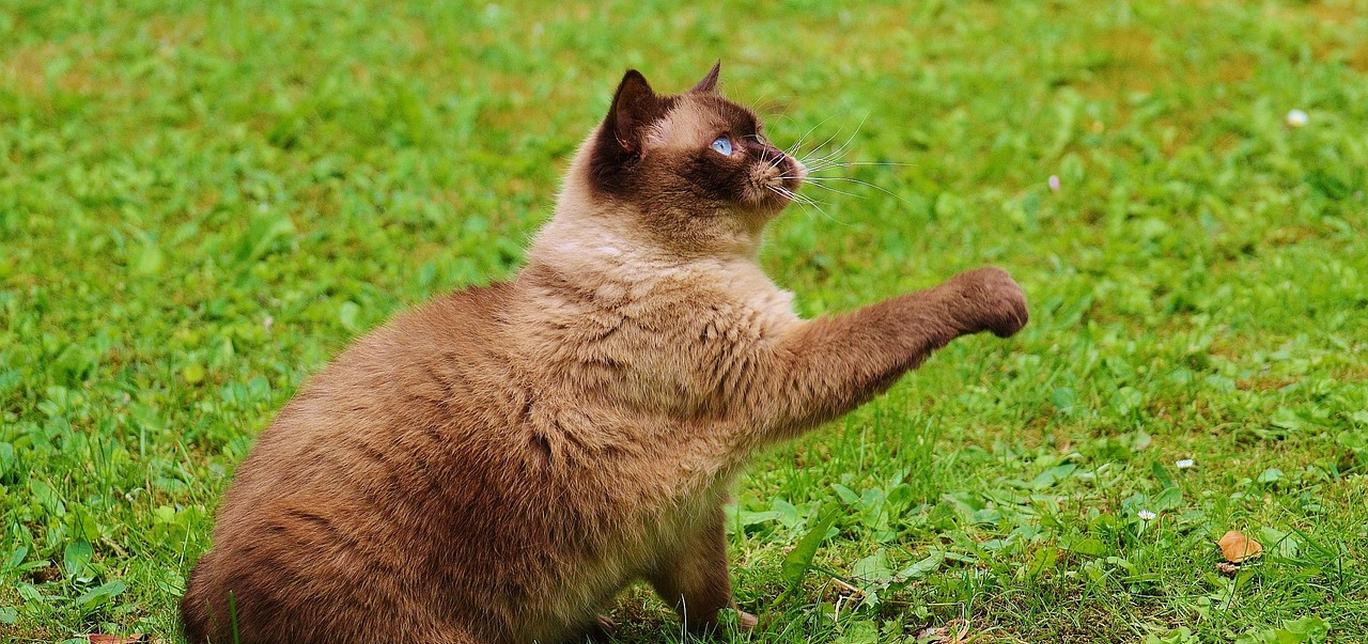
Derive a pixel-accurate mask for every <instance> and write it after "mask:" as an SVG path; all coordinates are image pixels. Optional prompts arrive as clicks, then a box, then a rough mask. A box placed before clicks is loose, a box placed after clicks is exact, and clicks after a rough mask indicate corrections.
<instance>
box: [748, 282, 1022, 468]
mask: <svg viewBox="0 0 1368 644" xmlns="http://www.w3.org/2000/svg"><path fill="white" fill-rule="evenodd" d="M1028 317H1029V316H1028V313H1027V308H1026V298H1025V296H1024V295H1023V294H1022V292H1021V288H1020V287H1019V286H1017V284H1016V282H1014V281H1013V280H1012V278H1011V276H1009V275H1008V274H1007V272H1006V271H1003V270H1002V269H998V268H980V269H976V270H972V271H968V272H965V273H961V274H959V275H957V276H955V277H954V278H951V279H950V280H949V281H947V282H945V283H943V284H941V285H939V286H936V287H935V288H931V289H928V290H925V291H919V292H916V293H910V294H908V295H903V296H901V297H896V298H893V299H890V300H885V301H883V302H880V303H878V304H874V305H871V306H868V307H865V308H863V309H859V310H857V311H853V312H851V313H846V314H844V315H838V316H833V317H826V318H819V319H816V320H812V321H809V322H805V323H803V324H802V325H800V326H798V327H796V328H795V329H793V330H792V331H791V332H790V333H788V334H787V335H786V336H785V337H784V338H782V339H781V340H780V341H779V342H777V343H776V344H775V345H774V346H772V347H770V348H767V349H766V350H765V355H763V356H762V358H761V359H760V360H757V363H758V364H759V365H760V369H757V371H758V372H759V373H761V377H760V379H759V380H760V381H759V382H758V383H757V385H756V386H755V387H753V388H751V389H750V390H749V392H748V393H749V395H750V396H751V397H750V399H749V400H748V401H747V402H746V403H745V404H744V405H742V408H744V409H745V410H746V414H747V417H748V418H750V419H751V420H750V422H749V424H748V426H749V427H750V428H751V431H754V432H757V433H758V434H759V435H758V436H755V438H757V439H759V440H758V442H767V441H772V440H782V439H784V438H788V437H791V436H793V435H795V434H797V433H799V432H801V431H803V430H805V429H808V428H811V427H814V426H816V425H818V424H820V423H822V422H824V421H827V420H831V419H833V418H836V417H838V416H840V415H842V414H845V413H846V412H849V411H850V410H852V409H854V408H855V407H856V406H858V405H859V404H861V403H863V402H865V401H867V400H869V399H870V398H872V397H873V396H874V395H876V394H878V393H880V392H882V391H883V390H884V389H887V388H888V387H889V386H890V385H892V384H893V383H894V382H895V381H896V380H897V379H898V377H899V376H901V375H902V374H904V373H906V372H907V371H908V370H911V369H915V368H916V367H917V366H918V365H920V364H921V363H922V362H923V361H924V360H926V358H927V357H928V356H930V355H931V353H932V352H934V351H935V350H937V349H940V348H941V347H943V346H945V345H946V344H948V343H949V342H950V341H951V340H954V339H955V338H957V337H960V336H962V335H969V334H973V333H980V332H983V331H989V332H992V333H993V334H995V335H997V336H999V337H1008V336H1011V335H1013V334H1015V333H1016V332H1017V331H1019V330H1020V329H1021V328H1022V327H1023V326H1025V325H1026V321H1027V319H1028Z"/></svg>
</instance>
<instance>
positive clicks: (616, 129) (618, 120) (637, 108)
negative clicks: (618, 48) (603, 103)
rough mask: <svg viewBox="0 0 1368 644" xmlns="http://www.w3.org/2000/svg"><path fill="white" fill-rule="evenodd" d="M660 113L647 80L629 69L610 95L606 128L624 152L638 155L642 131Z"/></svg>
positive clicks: (657, 101) (655, 97)
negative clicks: (614, 91)
mask: <svg viewBox="0 0 1368 644" xmlns="http://www.w3.org/2000/svg"><path fill="white" fill-rule="evenodd" d="M660 112H661V103H660V98H659V97H658V96H656V93H655V91H654V90H652V89H651V85H650V84H649V83H647V82H646V77H645V76H642V75H641V72H639V71H637V70H635V69H629V70H627V74H626V75H625V76H623V77H622V82H621V83H619V84H618V88H617V92H616V93H615V94H613V106H612V107H610V108H609V109H608V127H609V128H610V129H611V130H612V133H613V138H614V139H615V140H617V143H618V145H619V146H621V147H622V149H623V150H625V151H627V152H640V151H641V137H642V135H643V130H645V129H646V126H648V125H650V124H651V122H652V121H654V120H655V119H656V118H658V117H659V116H660Z"/></svg>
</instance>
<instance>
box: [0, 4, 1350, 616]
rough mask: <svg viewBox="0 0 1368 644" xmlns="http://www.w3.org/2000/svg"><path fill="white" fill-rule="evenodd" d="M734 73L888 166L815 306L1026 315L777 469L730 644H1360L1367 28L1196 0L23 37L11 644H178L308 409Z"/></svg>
mask: <svg viewBox="0 0 1368 644" xmlns="http://www.w3.org/2000/svg"><path fill="white" fill-rule="evenodd" d="M718 58H720V59H721V60H722V61H723V85H724V90H725V92H726V93H727V94H729V95H730V96H732V97H733V98H735V99H737V100H740V101H742V102H746V103H749V104H752V105H754V106H756V108H757V109H758V110H759V111H760V112H761V113H762V114H764V115H765V116H766V118H767V120H768V130H769V132H770V134H771V138H772V139H773V140H775V141H776V142H777V143H779V144H781V145H787V144H790V143H793V142H796V141H798V140H799V139H800V138H802V139H803V140H804V141H805V142H804V144H803V146H802V148H803V150H804V153H809V154H813V155H815V156H818V157H820V156H822V155H826V154H833V153H836V152H837V151H838V150H839V151H841V152H840V156H841V158H843V159H844V160H847V161H851V162H858V163H860V165H849V166H844V167H839V168H834V169H832V170H829V171H827V172H824V173H823V174H825V175H828V176H834V177H842V178H845V179H849V180H848V181H837V182H827V183H824V184H823V185H825V186H827V187H829V188H836V189H837V190H839V192H837V191H831V190H823V189H822V188H820V187H817V186H811V185H810V186H807V187H806V188H805V189H804V192H805V194H807V195H809V196H811V197H812V198H814V199H817V200H818V201H819V204H818V206H819V207H807V208H805V207H800V206H794V207H792V208H791V209H790V211H789V212H787V213H786V214H785V215H784V216H783V217H782V218H781V219H780V220H778V221H777V222H776V223H775V225H774V226H773V228H772V231H771V235H770V238H769V243H768V247H767V249H766V251H765V252H764V255H763V258H762V259H763V263H764V265H765V267H766V269H767V270H768V271H769V272H770V273H771V274H772V275H773V276H774V277H775V279H776V280H777V281H778V282H779V283H780V284H782V285H784V286H785V287H786V288H789V289H791V290H793V291H794V292H795V293H796V294H797V301H798V306H799V308H800V310H801V311H802V312H803V313H804V314H805V315H819V314H822V313H826V312H834V311H841V310H846V309H850V308H853V307H857V306H859V305H861V304H864V303H869V302H873V301H875V300H877V299H879V298H883V297H888V296H891V295H894V294H897V293H901V292H904V291H907V290H911V289H916V288H922V287H926V286H930V285H932V284H935V283H937V282H938V281H940V280H942V279H945V278H947V277H949V276H950V275H952V274H954V273H955V272H957V271H960V270H964V269H967V268H972V267H975V266H979V265H983V264H996V265H999V266H1002V267H1005V268H1007V269H1008V270H1010V271H1011V272H1012V273H1013V275H1014V276H1015V277H1016V278H1017V280H1018V281H1019V282H1020V283H1021V284H1022V286H1023V288H1024V289H1025V291H1026V293H1027V294H1028V297H1029V298H1030V300H1031V304H1032V315H1033V319H1032V322H1031V325H1030V326H1029V327H1028V328H1027V329H1026V330H1025V331H1024V332H1023V333H1021V334H1020V335H1018V336H1017V337H1016V338H1013V339H1012V340H1009V341H1001V340H997V339H995V338H991V337H974V338H969V339H965V340H962V341H959V342H957V343H955V344H954V345H952V346H951V347H949V348H947V349H946V350H944V351H942V352H941V353H940V354H938V355H937V356H936V357H934V358H933V359H931V360H930V361H929V362H928V363H927V364H926V365H925V366H924V367H923V368H922V369H921V370H919V371H917V372H915V373H913V374H912V375H910V376H909V377H907V378H905V379H904V380H903V381H902V382H901V383H900V384H899V385H898V386H897V387H895V388H894V389H892V390H891V391H890V392H889V393H888V394H886V395H885V396H882V397H880V398H879V399H877V400H876V401H874V402H873V403H871V404H869V405H867V406H866V407H864V408H862V409H861V410H859V411H858V412H856V413H854V414H852V415H851V416H849V417H847V418H845V419H844V420H842V421H839V422H836V423H834V424H833V425H831V426H829V427H825V428H823V429H821V430H819V431H817V432H814V433H812V434H810V435H809V436H808V437H806V438H804V439H803V440H801V441H798V442H796V443H793V444H790V445H786V446H784V447H782V448H779V449H776V450H774V451H772V452H769V453H766V454H762V455H759V456H758V457H757V458H756V459H755V461H754V464H753V466H752V467H751V468H750V470H749V473H748V474H747V475H746V476H744V477H743V478H742V480H741V481H740V484H739V486H738V489H737V493H736V497H737V504H736V508H735V510H734V511H733V513H732V521H731V525H732V534H731V554H732V558H733V562H734V565H733V578H734V581H735V585H736V589H737V590H736V592H737V598H738V601H739V602H740V605H741V606H742V607H743V608H745V609H746V610H748V611H751V612H754V613H759V614H761V615H762V619H763V620H764V621H763V623H762V627H761V629H760V630H759V631H757V632H755V633H753V634H750V635H742V634H737V633H728V634H727V639H730V640H732V641H765V642H788V641H809V642H827V641H840V642H849V643H854V642H875V641H879V642H894V641H907V642H912V641H942V640H946V639H947V638H954V637H956V636H959V635H961V634H963V635H965V636H966V637H975V638H977V639H976V640H975V641H1008V642H1012V641H1028V642H1046V641H1108V642H1111V641H1141V640H1146V638H1150V639H1149V641H1161V642H1189V641H1229V640H1232V639H1235V638H1237V637H1241V636H1244V637H1248V638H1250V639H1249V641H1256V642H1261V641H1274V640H1273V639H1271V638H1274V637H1283V638H1285V639H1281V640H1277V641H1292V642H1295V641H1303V640H1306V641H1319V640H1321V639H1323V638H1324V637H1325V631H1326V629H1327V628H1328V632H1329V638H1330V639H1331V640H1333V641H1363V640H1368V197H1365V193H1364V191H1365V190H1366V189H1368V135H1365V133H1368V77H1366V76H1365V74H1366V73H1368V7H1365V5H1364V4H1363V3H1361V2H1360V3H1351V2H1326V3H1315V2H1258V3H1242V2H1234V1H1231V2H1179V1H1176V0H1175V1H1172V2H1145V3H1135V4H1134V6H1128V3H1120V2H1116V3H1113V2H1100V1H1087V2H1052V3H1037V2H993V3H969V2H956V1H943V2H926V3H918V4H916V5H915V6H909V5H903V4H900V3H868V4H858V5H857V4H854V3H838V2H816V1H806V0H794V1H791V2H783V3H780V2H774V3H765V4H764V5H763V7H761V6H757V7H754V8H749V9H745V8H741V7H739V6H737V7H728V8H723V7H721V6H720V5H719V6H718V7H717V8H715V9H713V10H708V9H703V8H699V7H696V6H686V5H685V4H682V3H674V2H645V3H635V2H631V3H629V2H620V3H612V4H610V5H605V4H600V3H589V2H579V1H574V0H563V1H560V2H554V3H545V4H536V5H514V4H486V3H475V4H471V5H469V6H456V5H454V4H452V5H444V6H442V7H440V8H434V7H432V6H429V3H424V2H412V3H410V4H409V5H408V6H398V5H397V4H395V3H385V2H356V3H341V2H338V3H319V2H280V3H271V2H239V3H162V2H141V1H140V2H119V3H115V2H96V3H88V2H78V1H75V0H60V1H58V0H17V1H10V2H6V3H3V5H0V530H3V532H0V640H5V641H9V640H13V641H16V642H27V641H35V640H36V641H52V640H65V639H68V638H78V641H82V640H83V637H84V635H85V634H88V633H117V634H130V633H148V634H150V635H152V636H153V637H154V639H156V640H158V641H176V640H177V635H176V619H177V618H176V612H175V606H176V602H177V600H178V599H179V597H180V595H181V593H182V591H183V589H184V579H185V574H186V572H187V571H188V569H189V566H190V565H191V563H192V562H193V561H194V560H195V558H196V557H197V556H198V555H199V554H200V553H201V552H203V551H204V550H205V549H206V548H207V547H208V546H209V541H208V538H209V532H210V528H211V525H212V516H213V512H214V508H215V506H216V504H217V502H218V498H219V495H220V494H221V493H222V491H223V490H224V488H225V486H226V485H227V484H228V482H229V480H230V477H231V475H232V472H233V468H234V466H235V465H236V464H237V463H238V462H240V461H241V460H242V458H243V457H244V456H245V455H246V454H247V451H248V449H249V448H250V446H251V444H252V438H253V436H254V435H255V434H256V432H258V431H259V430H261V429H262V428H263V427H265V426H266V425H267V424H268V423H269V422H270V420H271V418H272V416H273V414H274V412H275V411H276V410H277V409H279V408H280V407H281V405H283V404H284V403H285V401H287V400H288V399H289V398H290V397H291V395H292V394H293V393H294V392H295V391H296V389H297V388H298V387H299V385H300V383H301V382H302V381H303V380H304V379H305V378H307V377H308V376H309V374H311V373H314V372H316V371H317V370H318V369H319V368H320V367H321V366H322V365H324V364H325V363H326V362H327V361H328V360H329V358H330V357H331V356H333V355H335V354H337V353H338V352H339V351H340V350H341V349H342V348H343V347H345V346H346V344H347V343H348V342H349V340H350V339H351V338H354V337H356V336H357V335H358V334H361V333H364V332H365V331H366V330H367V329H370V328H372V327H374V326H376V325H378V324H380V323H382V322H383V321H384V320H385V319H387V318H388V317H389V316H391V315H392V314H394V313H395V312H397V311H399V310H401V309H403V308H405V307H409V306H412V305H415V304H417V303H420V302H423V301H424V300H426V299H428V298H431V297H433V296H435V295H438V294H441V293H443V292H446V291H449V290H451V289H455V288H461V287H464V286H467V285H472V284H481V283H485V282H488V281H491V280H499V279H503V278H506V277H508V276H510V275H512V274H513V273H514V272H515V271H516V270H517V268H518V266H519V263H520V261H521V256H522V253H523V247H524V244H525V242H526V240H527V239H528V236H529V235H530V234H531V233H532V232H533V231H534V230H535V229H536V228H537V227H538V225H539V224H540V223H541V222H542V221H544V220H545V218H546V217H547V215H548V214H549V212H550V208H551V205H552V203H553V200H554V198H555V192H556V188H557V182H558V177H559V174H560V172H561V171H562V170H563V169H564V168H565V166H566V163H567V161H568V155H569V154H571V152H572V151H573V150H574V148H575V146H576V145H577V143H578V142H579V141H580V140H581V139H582V138H583V137H584V136H585V134H586V133H587V131H588V130H589V128H591V127H592V126H593V125H594V124H595V123H596V122H597V120H598V119H599V118H601V117H602V114H603V113H604V112H605V110H606V109H607V105H608V101H609V99H610V97H611V91H612V89H613V87H614V86H615V83H616V82H617V80H618V79H619V78H620V76H621V74H622V72H623V70H624V69H626V68H627V67H629V66H634V67H638V68H640V69H642V70H643V71H644V72H645V73H646V75H647V76H648V77H649V78H650V79H652V81H653V83H654V84H655V85H656V86H657V87H658V88H662V89H673V90H680V89H683V88H685V87H688V86H689V85H690V84H692V82H693V81H695V80H697V78H698V77H700V76H701V75H702V74H703V73H704V72H705V71H706V70H707V68H708V66H709V65H711V64H712V62H713V61H714V60H715V59H718ZM1292 110H1302V111H1304V113H1305V115H1306V120H1305V123H1304V124H1302V123H1300V122H1299V121H1297V120H1296V117H1295V116H1294V117H1292V118H1291V122H1289V112H1290V111H1292ZM805 135H806V136H805ZM1051 177H1055V179H1051ZM828 518H833V519H834V523H832V524H831V528H830V530H829V531H828V530H826V526H827V519H828ZM1229 530H1237V531H1241V532H1242V533H1244V534H1246V535H1248V536H1250V537H1253V538H1254V539H1256V540H1258V541H1260V542H1261V543H1262V544H1263V546H1264V552H1263V556H1262V557H1260V558H1258V559H1256V560H1252V561H1248V562H1246V563H1244V564H1243V565H1241V566H1239V567H1237V568H1233V567H1230V566H1224V568H1225V570H1224V571H1223V570H1221V568H1222V567H1221V566H1218V564H1219V563H1220V561H1221V557H1220V554H1219V550H1218V549H1217V546H1216V540H1217V539H1219V538H1220V537H1221V536H1222V535H1223V534H1225V533H1226V532H1227V531H1229ZM824 537H825V538H824ZM814 547H815V550H814V549H813V548H814ZM805 555H812V560H811V562H810V563H809V562H807V561H806V556H805ZM613 614H614V617H615V618H616V619H617V621H618V622H620V623H622V624H623V630H622V631H621V633H620V635H621V639H622V640H623V641H658V640H661V639H678V637H679V636H678V634H677V632H676V631H677V626H676V622H675V621H674V618H673V616H672V615H671V614H670V613H669V612H668V611H667V610H666V608H665V607H664V606H663V605H661V604H660V603H659V602H657V601H656V600H654V599H653V598H651V597H650V595H649V594H648V593H647V592H646V591H645V590H643V589H639V588H638V589H634V590H631V591H629V592H627V593H625V594H624V595H623V596H622V598H621V601H620V602H619V604H618V606H617V607H616V609H615V611H614V613H613ZM918 638H920V640H919V639H918ZM1260 638H1264V639H1260Z"/></svg>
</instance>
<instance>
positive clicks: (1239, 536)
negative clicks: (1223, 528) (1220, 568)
mask: <svg viewBox="0 0 1368 644" xmlns="http://www.w3.org/2000/svg"><path fill="white" fill-rule="evenodd" d="M1216 543H1217V544H1218V545H1220V546H1221V556H1222V557H1225V560H1226V561H1229V562H1231V563H1241V562H1244V561H1248V560H1250V559H1254V558H1256V557H1258V556H1259V555H1262V554H1263V544H1261V543H1259V542H1258V541H1255V540H1253V539H1250V538H1249V537H1246V536H1245V535H1244V533H1242V532H1240V531H1238V530H1231V531H1230V532H1227V533H1225V536H1224V537H1221V540H1220V541H1218V542H1216Z"/></svg>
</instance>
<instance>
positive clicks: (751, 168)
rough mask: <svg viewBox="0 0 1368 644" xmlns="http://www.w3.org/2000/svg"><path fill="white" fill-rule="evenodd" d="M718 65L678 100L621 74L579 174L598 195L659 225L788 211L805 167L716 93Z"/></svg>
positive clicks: (766, 216) (753, 217) (746, 113)
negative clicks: (658, 218)
mask: <svg viewBox="0 0 1368 644" xmlns="http://www.w3.org/2000/svg"><path fill="white" fill-rule="evenodd" d="M719 68H720V64H719V65H714V66H713V68H712V70H711V71H710V72H708V75H707V76H705V77H704V78H703V80H701V81H699V82H698V84H696V85H695V86H694V87H693V89H691V90H689V91H688V92H685V93H683V94H677V95H665V94H657V93H656V92H655V90H653V89H651V86H650V84H649V83H647V82H646V78H645V77H644V76H642V75H641V73H640V72H638V71H636V70H631V71H628V72H627V74H626V75H625V76H623V78H622V82H621V83H619V84H618V88H617V92H616V94H614V96H613V103H612V106H611V107H610V108H609V110H608V115H607V117H606V118H605V119H604V120H603V123H602V124H601V125H600V126H599V128H598V130H597V131H596V132H595V134H594V136H593V137H592V138H591V139H590V141H589V148H590V149H589V150H587V152H588V157H587V159H586V160H587V167H585V168H584V171H585V173H586V175H587V176H586V177H585V180H586V182H587V184H588V185H587V188H588V189H589V191H590V193H591V194H592V195H593V196H594V198H596V199H606V200H610V201H613V202H616V203H621V204H624V205H628V206H632V207H633V210H636V211H638V212H641V213H644V214H645V215H646V216H649V217H660V218H661V219H662V221H660V222H656V223H658V224H661V225H670V224H672V223H673V224H676V225H678V224H680V223H682V222H680V221H679V219H680V218H686V217H687V218H701V217H730V218H741V219H747V220H753V221H759V222H761V223H763V221H764V220H767V219H769V218H770V217H772V216H773V215H774V214H775V213H777V212H778V211H779V210H781V209H783V207H784V206H786V205H788V203H789V201H790V200H791V199H792V197H791V195H792V193H793V191H794V190H797V189H798V186H799V184H800V183H801V182H802V180H803V178H804V177H805V176H806V172H807V170H806V168H804V167H803V165H802V164H801V163H800V162H799V161H798V160H797V159H794V158H792V157H790V156H788V155H786V154H784V152H783V151H782V150H780V149H779V148H778V147H775V146H774V145H772V144H771V143H770V142H769V141H768V140H767V139H766V138H765V134H764V130H763V127H762V125H761V123H760V121H759V119H758V118H756V115H755V114H754V113H753V112H751V111H750V110H749V109H746V108H745V107H743V106H741V105H738V104H736V103H733V102H732V101H729V100H727V99H725V98H723V97H722V96H721V95H720V94H718V92H717V80H718V71H719ZM687 227H688V228H692V227H693V226H687Z"/></svg>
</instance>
